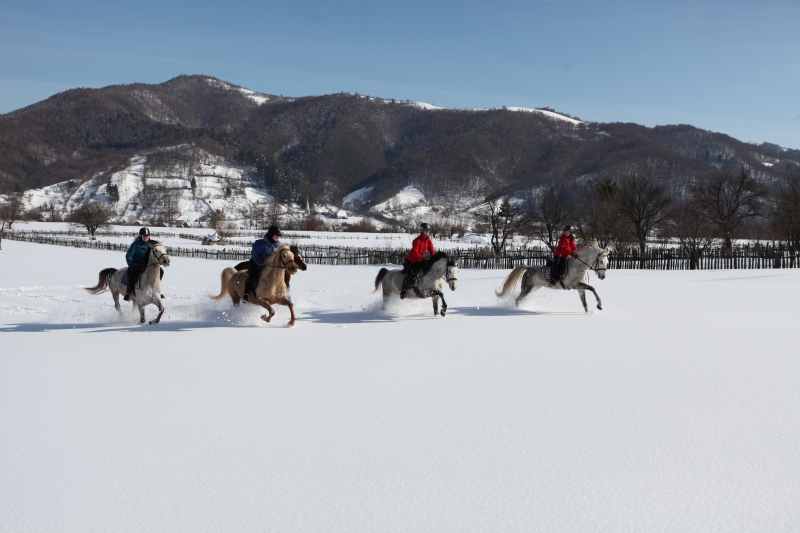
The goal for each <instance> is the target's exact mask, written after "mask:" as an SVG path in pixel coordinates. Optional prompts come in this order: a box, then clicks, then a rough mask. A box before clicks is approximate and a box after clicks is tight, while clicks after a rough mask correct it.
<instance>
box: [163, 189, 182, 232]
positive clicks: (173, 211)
mask: <svg viewBox="0 0 800 533" xmlns="http://www.w3.org/2000/svg"><path fill="white" fill-rule="evenodd" d="M180 196H181V192H180V191H178V192H173V191H170V192H168V193H166V194H165V196H164V202H163V204H162V206H161V215H162V217H163V218H164V220H165V222H166V223H167V225H169V226H172V224H173V223H174V222H175V220H177V218H178V217H179V216H181V210H180V204H179V199H180Z"/></svg>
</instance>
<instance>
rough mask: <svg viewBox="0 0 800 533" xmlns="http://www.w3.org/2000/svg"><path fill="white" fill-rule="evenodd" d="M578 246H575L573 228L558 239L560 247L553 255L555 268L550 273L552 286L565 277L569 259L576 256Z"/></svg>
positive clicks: (567, 229) (568, 228)
mask: <svg viewBox="0 0 800 533" xmlns="http://www.w3.org/2000/svg"><path fill="white" fill-rule="evenodd" d="M577 251H578V245H577V244H575V235H573V234H572V226H567V227H566V228H564V233H562V234H561V237H560V238H559V239H558V246H556V251H555V253H554V254H553V255H554V256H555V257H553V268H552V270H551V271H550V285H555V284H556V282H557V281H558V280H560V279H561V277H562V276H563V275H564V270H566V268H567V259H569V258H570V257H571V256H574V255H576V253H577Z"/></svg>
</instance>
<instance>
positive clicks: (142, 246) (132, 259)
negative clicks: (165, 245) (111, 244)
mask: <svg viewBox="0 0 800 533" xmlns="http://www.w3.org/2000/svg"><path fill="white" fill-rule="evenodd" d="M149 249H150V245H149V244H147V243H146V242H144V241H143V240H142V238H141V237H136V240H135V241H133V244H131V247H130V248H128V253H126V254H125V261H126V262H127V263H128V268H133V265H134V263H139V264H141V263H142V262H143V261H144V258H145V257H146V256H147V251H148V250H149Z"/></svg>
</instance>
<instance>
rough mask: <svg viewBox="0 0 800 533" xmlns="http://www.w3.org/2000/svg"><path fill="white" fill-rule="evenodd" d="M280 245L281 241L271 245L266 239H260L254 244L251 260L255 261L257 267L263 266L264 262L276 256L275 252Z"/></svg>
mask: <svg viewBox="0 0 800 533" xmlns="http://www.w3.org/2000/svg"><path fill="white" fill-rule="evenodd" d="M280 245H281V241H278V242H275V243H269V242H267V240H266V239H258V240H257V241H256V242H254V243H253V249H252V250H251V251H250V260H251V261H253V262H254V263H255V264H256V266H262V265H263V264H264V261H266V260H267V258H269V256H271V255H272V254H274V253H275V250H277V249H278V246H280Z"/></svg>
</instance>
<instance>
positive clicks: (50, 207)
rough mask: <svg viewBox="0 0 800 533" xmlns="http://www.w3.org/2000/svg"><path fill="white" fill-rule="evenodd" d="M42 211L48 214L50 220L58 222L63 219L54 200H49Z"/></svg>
mask: <svg viewBox="0 0 800 533" xmlns="http://www.w3.org/2000/svg"><path fill="white" fill-rule="evenodd" d="M42 213H45V214H46V215H47V216H46V218H47V220H48V222H58V221H60V220H61V214H60V213H59V212H58V208H57V207H56V205H55V204H54V203H53V202H47V203H45V204H44V205H43V206H42Z"/></svg>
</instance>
